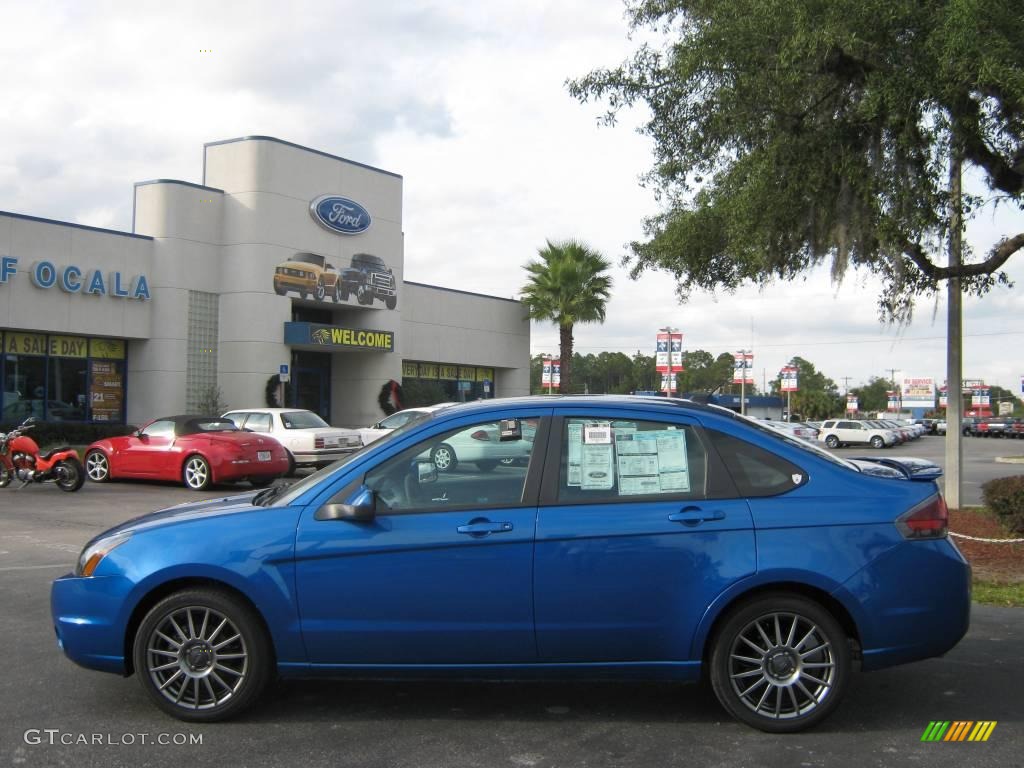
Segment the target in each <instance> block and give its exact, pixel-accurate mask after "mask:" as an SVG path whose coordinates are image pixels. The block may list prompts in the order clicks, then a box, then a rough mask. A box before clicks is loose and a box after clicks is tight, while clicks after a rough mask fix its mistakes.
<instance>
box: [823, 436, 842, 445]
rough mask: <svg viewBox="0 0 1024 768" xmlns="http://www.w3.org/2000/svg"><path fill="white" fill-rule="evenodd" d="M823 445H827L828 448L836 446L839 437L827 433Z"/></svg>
mask: <svg viewBox="0 0 1024 768" xmlns="http://www.w3.org/2000/svg"><path fill="white" fill-rule="evenodd" d="M825 445H827V446H828V447H829V448H838V447H839V438H838V437H836V436H835V435H829V436H828V437H826V438H825Z"/></svg>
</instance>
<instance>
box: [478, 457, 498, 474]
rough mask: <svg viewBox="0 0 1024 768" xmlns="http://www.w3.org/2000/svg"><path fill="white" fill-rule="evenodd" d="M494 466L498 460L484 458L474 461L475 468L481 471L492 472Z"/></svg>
mask: <svg viewBox="0 0 1024 768" xmlns="http://www.w3.org/2000/svg"><path fill="white" fill-rule="evenodd" d="M496 466H498V462H497V461H495V460H494V459H485V460H481V461H478V462H476V468H477V469H479V470H480V471H481V472H493V471H494V468H495V467H496Z"/></svg>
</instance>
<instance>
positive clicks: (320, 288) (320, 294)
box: [313, 282, 327, 301]
mask: <svg viewBox="0 0 1024 768" xmlns="http://www.w3.org/2000/svg"><path fill="white" fill-rule="evenodd" d="M326 295H327V291H326V290H325V289H324V284H323V283H321V282H317V284H316V288H314V289H313V298H314V299H316V300H317V301H323V300H324V296H326Z"/></svg>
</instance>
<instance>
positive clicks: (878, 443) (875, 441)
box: [871, 435, 885, 448]
mask: <svg viewBox="0 0 1024 768" xmlns="http://www.w3.org/2000/svg"><path fill="white" fill-rule="evenodd" d="M871 447H872V448H884V447H885V440H883V439H882V438H881V437H879V436H878V435H875V436H874V437H872V438H871Z"/></svg>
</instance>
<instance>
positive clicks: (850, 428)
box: [818, 419, 896, 448]
mask: <svg viewBox="0 0 1024 768" xmlns="http://www.w3.org/2000/svg"><path fill="white" fill-rule="evenodd" d="M818 440H820V441H821V442H823V443H824V444H825V445H827V446H828V447H829V448H840V447H842V446H844V445H870V446H871V447H872V448H888V447H889V446H891V445H895V444H896V433H895V432H893V431H892V430H889V429H880V428H879V427H873V426H870V425H868V424H865V423H864V422H862V421H853V420H848V421H844V420H841V419H829V420H828V421H825V422H823V423H822V425H821V431H820V432H819V433H818Z"/></svg>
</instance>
